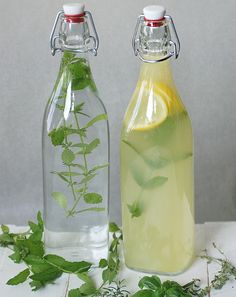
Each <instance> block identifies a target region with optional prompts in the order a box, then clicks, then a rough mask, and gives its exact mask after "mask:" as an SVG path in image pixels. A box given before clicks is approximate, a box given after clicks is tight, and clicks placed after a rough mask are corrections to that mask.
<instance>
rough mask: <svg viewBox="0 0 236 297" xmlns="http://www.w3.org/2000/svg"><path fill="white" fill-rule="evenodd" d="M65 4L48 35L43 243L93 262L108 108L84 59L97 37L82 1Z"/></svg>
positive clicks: (101, 234)
mask: <svg viewBox="0 0 236 297" xmlns="http://www.w3.org/2000/svg"><path fill="white" fill-rule="evenodd" d="M63 8H64V11H61V12H59V13H58V15H57V18H56V21H55V24H54V27H53V30H52V34H51V49H52V54H53V55H54V54H55V53H56V52H62V58H61V65H60V70H59V74H58V77H57V80H56V83H55V86H54V89H53V92H52V95H51V97H50V99H49V101H48V104H47V107H46V111H45V115H44V124H43V183H44V220H45V245H46V249H47V252H52V253H57V254H60V255H62V256H63V257H66V258H67V259H70V258H76V259H83V260H86V259H88V260H89V261H91V262H93V263H97V262H98V260H99V259H100V258H103V257H104V258H105V257H106V256H107V252H108V250H107V246H108V195H109V192H108V191H109V135H108V121H107V113H106V110H105V107H104V105H103V103H102V101H101V100H100V99H99V97H98V92H97V88H96V85H95V82H94V80H93V76H92V72H91V69H90V65H89V61H88V54H89V53H90V52H91V53H93V54H94V55H96V54H97V49H98V45H99V40H98V36H97V32H96V29H95V26H94V22H93V19H92V15H91V14H90V12H87V11H84V5H82V4H78V3H76V4H66V5H64V7H63ZM91 29H92V30H91ZM57 31H59V34H57ZM90 31H92V32H91V33H93V35H92V34H91V33H90Z"/></svg>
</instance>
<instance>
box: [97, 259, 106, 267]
mask: <svg viewBox="0 0 236 297" xmlns="http://www.w3.org/2000/svg"><path fill="white" fill-rule="evenodd" d="M107 266H108V263H107V260H106V259H101V260H100V261H99V268H105V267H107Z"/></svg>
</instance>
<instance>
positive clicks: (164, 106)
mask: <svg viewBox="0 0 236 297" xmlns="http://www.w3.org/2000/svg"><path fill="white" fill-rule="evenodd" d="M142 96H143V102H145V106H143V110H145V115H144V114H140V115H139V117H138V118H139V120H138V123H136V124H135V125H134V126H133V129H134V130H136V131H148V130H152V129H155V128H157V127H158V126H160V125H161V124H162V123H163V122H164V121H165V120H166V119H167V117H168V116H173V115H175V114H177V113H179V112H180V111H182V110H183V106H182V103H181V101H180V100H179V96H178V94H177V92H176V91H175V90H172V89H171V88H169V87H168V86H166V85H165V84H163V83H157V84H155V86H154V87H153V89H152V90H149V89H148V88H147V87H145V89H144V93H143V95H142ZM149 117H150V119H149Z"/></svg>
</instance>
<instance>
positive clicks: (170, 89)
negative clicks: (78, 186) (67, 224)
mask: <svg viewBox="0 0 236 297" xmlns="http://www.w3.org/2000/svg"><path fill="white" fill-rule="evenodd" d="M171 29H172V31H173V33H174V35H175V39H176V42H174V41H172V40H171ZM133 47H134V52H135V54H136V55H138V56H139V58H140V59H141V61H142V63H141V64H142V65H141V71H140V76H139V80H138V83H137V86H136V89H135V91H134V94H133V97H132V99H131V101H130V103H129V106H128V108H127V111H126V114H125V117H124V120H123V127H122V133H121V199H122V225H123V236H124V255H125V263H126V265H127V266H128V267H130V268H133V269H136V270H140V271H146V272H155V273H161V274H177V273H180V272H182V271H183V270H185V269H186V268H187V267H188V266H189V265H190V264H191V262H192V259H193V256H194V177H193V136H192V128H191V122H190V119H189V116H188V113H187V111H186V109H185V107H184V105H183V103H182V101H181V99H180V96H179V94H178V91H177V89H176V87H175V83H174V80H173V77H172V71H171V67H170V62H169V58H170V57H171V56H175V57H176V58H177V57H178V54H179V49H180V44H179V39H178V36H177V33H176V30H175V26H174V23H173V21H172V18H171V17H170V16H167V15H165V9H164V8H163V7H161V6H148V7H146V8H144V15H141V16H140V17H139V18H138V22H137V26H136V30H135V34H134V38H133Z"/></svg>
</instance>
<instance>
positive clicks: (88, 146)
mask: <svg viewBox="0 0 236 297" xmlns="http://www.w3.org/2000/svg"><path fill="white" fill-rule="evenodd" d="M99 144H100V140H99V139H98V138H96V139H94V140H93V141H92V142H90V143H88V144H86V143H82V144H81V146H80V147H81V148H82V150H81V151H79V152H77V153H76V154H91V152H92V151H93V150H94V149H95V148H96V147H97V146H98V145H99Z"/></svg>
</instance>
